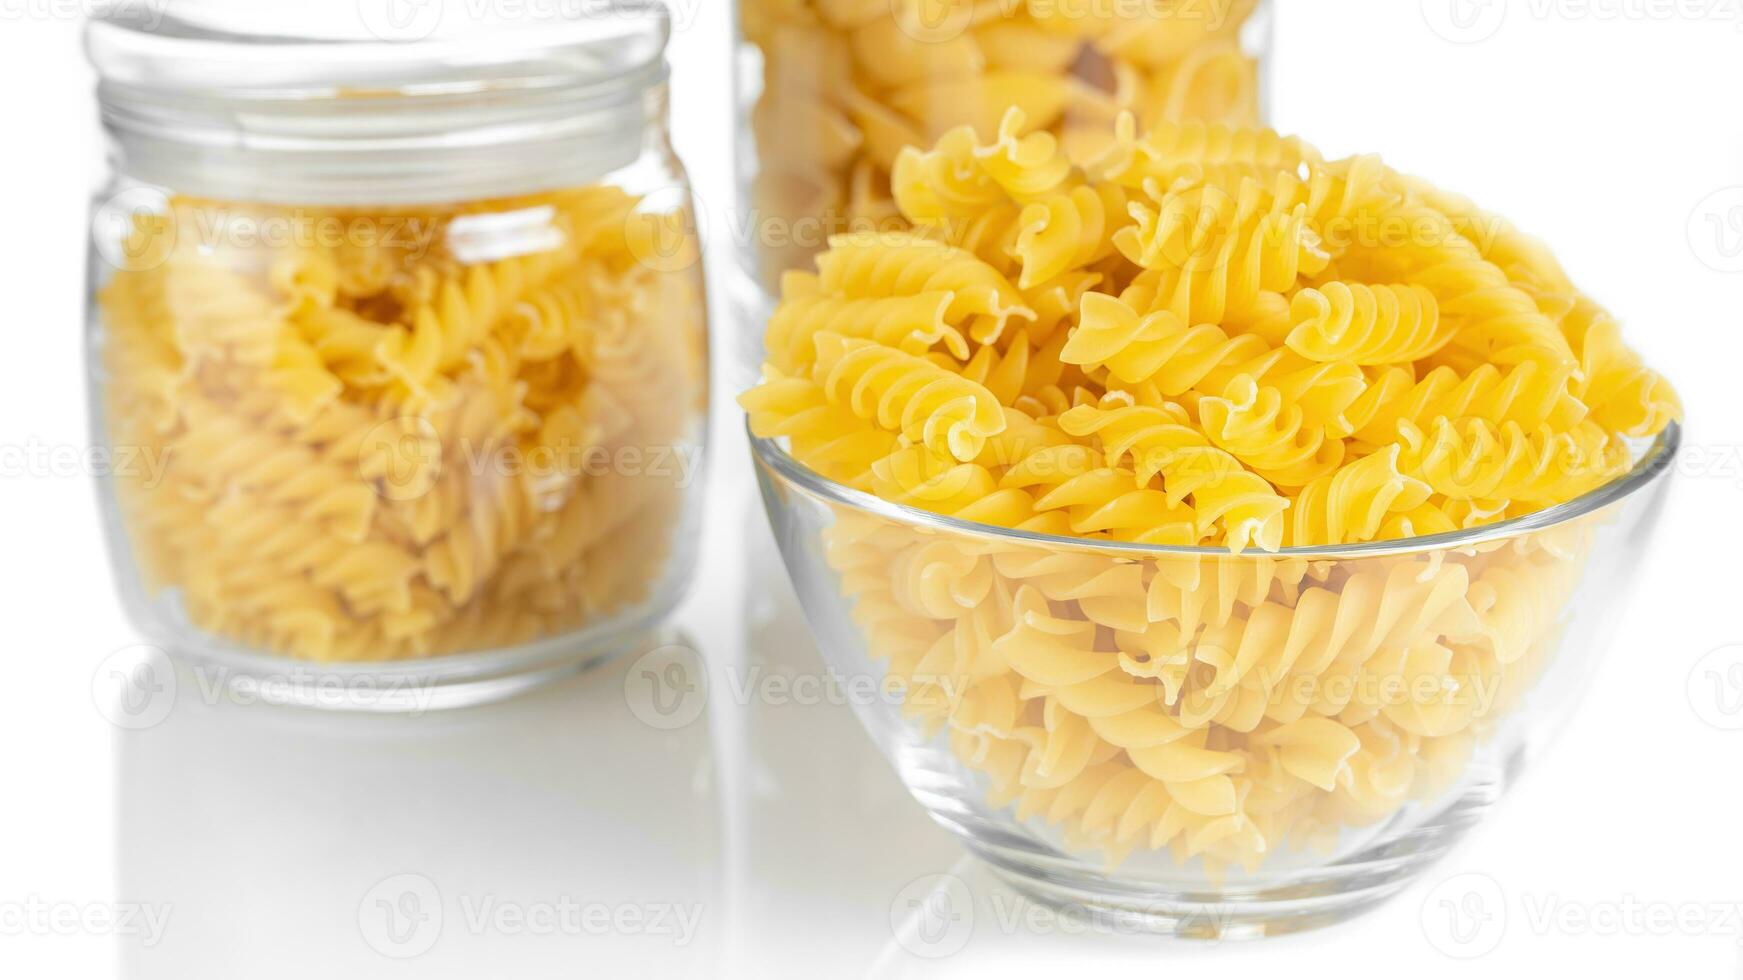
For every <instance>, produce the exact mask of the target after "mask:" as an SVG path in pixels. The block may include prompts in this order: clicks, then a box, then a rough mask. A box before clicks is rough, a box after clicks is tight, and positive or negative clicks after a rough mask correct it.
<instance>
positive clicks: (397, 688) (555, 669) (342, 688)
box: [165, 625, 658, 715]
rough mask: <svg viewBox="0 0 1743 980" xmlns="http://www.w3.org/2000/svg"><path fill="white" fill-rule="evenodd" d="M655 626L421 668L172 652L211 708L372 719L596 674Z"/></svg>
mask: <svg viewBox="0 0 1743 980" xmlns="http://www.w3.org/2000/svg"><path fill="white" fill-rule="evenodd" d="M657 636H658V630H657V628H656V627H655V626H651V625H650V626H647V627H644V628H640V629H635V630H629V631H625V632H623V633H619V634H617V635H615V636H613V637H611V638H600V639H595V640H593V641H591V642H582V643H576V642H575V640H574V639H573V638H567V639H565V638H555V639H553V640H549V641H545V642H543V643H537V644H530V645H528V646H526V647H522V648H519V649H517V650H515V651H513V652H512V653H510V652H501V651H497V652H486V653H478V654H463V655H457V656H450V657H437V658H431V659H430V660H428V661H422V662H415V663H413V662H397V663H394V662H389V663H354V664H320V663H305V662H300V661H291V660H287V659H283V658H274V657H265V656H259V655H250V654H239V653H233V652H220V651H212V650H198V649H193V648H186V647H167V648H165V649H166V652H167V653H168V654H169V655H170V656H171V657H172V658H173V659H174V660H175V662H176V671H177V676H178V683H179V684H181V685H183V689H184V690H187V689H188V688H189V687H191V689H192V690H191V693H193V694H194V695H195V696H199V697H202V698H205V699H207V700H225V701H230V702H232V703H236V704H243V705H249V704H269V705H278V706H288V707H296V708H310V709H316V710H323V711H343V712H354V713H365V714H413V715H415V714H422V713H425V712H430V711H448V710H454V709H460V708H472V707H478V706H480V705H486V704H493V703H496V702H499V701H506V700H509V699H511V698H516V697H520V696H522V695H525V694H527V693H530V692H532V691H534V690H536V689H538V688H542V687H544V686H545V685H547V684H551V683H553V682H556V681H559V680H562V679H564V678H566V677H571V676H574V675H576V674H580V673H584V672H586V671H589V670H592V669H594V668H595V667H598V666H600V665H602V664H604V663H606V662H608V661H611V660H614V659H616V658H618V657H619V656H622V655H624V654H626V653H632V652H634V651H635V650H637V649H640V648H641V647H643V646H644V645H646V644H648V643H653V642H657V640H656V638H657Z"/></svg>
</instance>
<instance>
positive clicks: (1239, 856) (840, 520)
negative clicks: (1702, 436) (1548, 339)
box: [752, 426, 1681, 938]
mask: <svg viewBox="0 0 1743 980" xmlns="http://www.w3.org/2000/svg"><path fill="white" fill-rule="evenodd" d="M1680 439H1681V434H1680V430H1679V429H1678V428H1677V427H1675V426H1672V427H1671V428H1669V429H1668V430H1666V431H1665V432H1664V433H1663V434H1662V435H1660V436H1659V437H1658V438H1657V439H1656V440H1655V441H1653V442H1652V443H1651V444H1650V445H1646V446H1642V447H1640V448H1639V452H1638V453H1637V456H1638V462H1637V463H1636V465H1635V466H1634V467H1633V469H1632V470H1631V471H1630V472H1629V473H1628V474H1627V475H1625V476H1623V477H1622V478H1620V479H1617V480H1615V481H1614V482H1612V483H1610V484H1608V485H1606V486H1604V487H1602V488H1600V489H1598V490H1596V491H1594V492H1592V493H1590V494H1587V495H1586V496H1584V497H1581V498H1579V499H1577V500H1574V501H1571V502H1568V503H1566V504H1562V505H1560V506H1557V507H1554V508H1550V509H1547V510H1544V511H1541V512H1538V513H1535V514H1532V515H1529V516H1527V517H1523V518H1518V519H1515V520H1510V521H1506V522H1503V523H1497V524H1492V525H1489V526H1485V527H1481V528H1475V529H1472V530H1468V531H1463V532H1458V533H1452V534H1443V535H1437V536H1433V537H1419V538H1410V539H1405V540H1396V541H1385V542H1377V543H1372V544H1365V545H1346V546H1340V547H1326V548H1293V549H1285V550H1283V551H1281V552H1274V553H1263V552H1253V551H1247V552H1245V553H1242V554H1239V555H1236V554H1232V553H1230V552H1229V551H1227V550H1224V549H1215V548H1177V547H1154V546H1145V545H1128V544H1117V543H1109V542H1097V541H1088V540H1081V539H1072V538H1059V537H1050V536H1046V535H1039V534H1031V533H1025V532H1018V531H1012V530H1006V529H1002V528H996V527H990V526H987V525H981V524H974V523H970V522H966V521H961V520H956V519H952V518H949V517H943V516H939V515H937V514H932V513H928V512H925V511H920V510H916V509H912V508H909V507H905V506H901V505H898V504H894V503H890V502H887V501H884V500H881V499H878V498H876V497H872V496H870V495H867V494H865V493H861V492H859V491H856V490H853V489H850V488H848V487H845V486H842V485H840V484H836V483H833V482H831V481H829V480H826V479H824V478H823V477H821V476H818V475H817V474H815V473H813V472H811V471H810V470H808V469H806V468H805V467H804V466H803V465H801V464H799V463H798V462H796V461H795V460H794V459H793V458H792V457H791V456H789V455H788V454H787V452H786V451H785V450H784V449H783V448H782V446H781V445H780V444H779V443H777V442H773V441H769V440H761V439H756V438H755V437H754V436H753V437H752V445H753V451H754V453H755V457H756V463H757V477H758V480H759V482H760V484H761V487H762V494H763V500H764V503H765V505H766V507H767V509H768V515H769V519H770V522H771V524H772V526H773V529H774V532H775V536H776V540H777V541H778V542H779V545H780V548H781V552H782V555H783V556H784V558H785V561H786V565H787V570H788V572H789V573H790V574H791V576H792V579H793V583H794V586H795V588H796V589H797V591H798V594H799V597H800V600H801V602H802V603H803V605H804V608H805V612H806V616H807V618H808V619H809V621H810V624H811V628H812V630H813V632H814V633H815V634H816V637H817V640H818V643H819V645H820V647H821V649H822V652H823V655H824V657H825V658H826V659H827V660H828V661H829V662H830V666H831V667H832V668H833V669H835V670H838V671H840V672H842V673H843V674H845V675H848V676H853V677H872V678H877V679H878V681H879V683H880V684H881V685H882V687H881V688H880V691H881V692H882V694H883V695H886V696H880V697H876V698H867V699H862V700H856V703H855V710H856V711H857V712H858V714H859V717H860V719H861V720H862V721H863V722H864V724H865V726H866V728H867V730H868V731H869V732H870V734H871V736H872V738H873V739H874V740H875V741H876V742H877V743H878V745H879V746H880V747H881V748H882V750H883V751H884V753H885V754H886V755H887V756H888V757H889V759H890V761H891V762H892V764H893V765H894V766H895V767H896V770H897V771H898V772H899V773H900V775H901V778H902V780H903V781H904V782H905V783H906V785H907V787H908V789H909V791H910V792H911V793H912V794H913V795H914V797H915V798H916V799H917V800H918V801H919V802H920V803H921V804H922V805H924V806H925V807H926V809H927V810H928V811H929V812H930V813H931V815H932V816H933V818H934V819H936V820H937V821H938V822H939V823H940V824H942V825H944V826H945V827H947V828H948V829H950V830H951V831H953V832H955V833H956V834H957V835H959V836H960V837H961V838H962V839H963V841H964V842H965V843H966V844H967V846H968V847H969V849H970V850H971V851H973V852H974V853H975V854H976V855H978V856H979V857H981V858H982V859H984V860H985V861H987V862H988V863H989V864H990V865H991V866H992V867H993V868H994V869H995V870H996V871H997V872H998V873H999V874H1000V875H1001V876H1002V877H1003V878H1005V879H1006V880H1008V881H1009V882H1010V883H1011V884H1012V885H1013V886H1014V887H1016V888H1017V889H1018V890H1020V891H1022V892H1024V893H1026V894H1027V895H1029V896H1030V897H1032V898H1035V899H1038V900H1041V901H1043V902H1048V903H1051V904H1053V905H1057V906H1071V907H1073V908H1076V909H1078V910H1080V911H1082V910H1088V911H1089V912H1091V913H1092V914H1095V915H1098V916H1103V917H1108V918H1110V919H1112V920H1114V921H1117V922H1119V923H1121V924H1123V925H1126V926H1128V927H1137V928H1143V929H1148V930H1153V931H1157V932H1164V933H1171V934H1175V935H1182V936H1191V937H1205V938H1211V937H1251V936H1262V935H1273V934H1280V933H1288V932H1294V931H1298V930H1302V929H1310V928H1315V927H1318V926H1323V925H1328V924H1331V923H1333V922H1337V921H1340V920H1342V919H1345V918H1348V917H1349V916H1352V915H1355V914H1357V913H1359V912H1361V911H1364V910H1366V909H1368V908H1371V907H1373V906H1375V905H1378V904H1379V903H1380V902H1382V901H1384V900H1385V899H1386V898H1387V897H1389V896H1391V895H1392V894H1394V893H1396V892H1398V891H1399V890H1401V889H1402V888H1404V887H1405V886H1406V885H1408V884H1409V883H1410V882H1411V880H1412V879H1413V878H1414V877H1415V876H1416V875H1419V874H1420V873H1422V872H1423V871H1424V870H1425V869H1426V868H1427V867H1428V866H1429V864H1431V863H1432V862H1433V861H1434V860H1435V859H1437V858H1438V857H1440V856H1441V855H1442V854H1444V853H1446V851H1447V850H1448V849H1449V848H1451V847H1452V846H1453V845H1454V844H1455V843H1456V842H1457V841H1458V840H1459V839H1460V838H1461V837H1462V836H1463V835H1464V833H1465V831H1466V830H1468V829H1469V828H1470V827H1471V826H1472V825H1473V824H1475V823H1476V821H1477V820H1479V819H1480V818H1481V817H1482V816H1483V814H1484V813H1486V812H1487V811H1488V809H1489V808H1490V807H1491V806H1492V805H1493V804H1494V803H1495V802H1496V801H1497V800H1498V799H1499V798H1500V797H1501V795H1502V794H1503V793H1504V792H1505V791H1506V789H1507V788H1508V787H1509V786H1511V785H1512V784H1513V782H1514V781H1515V780H1516V779H1517V778H1518V776H1519V774H1520V773H1521V772H1522V771H1523V770H1524V769H1525V768H1526V764H1527V762H1528V761H1529V760H1530V759H1532V758H1533V756H1534V755H1535V754H1536V753H1538V752H1539V751H1541V750H1542V748H1543V747H1544V746H1545V744H1546V743H1547V742H1548V741H1549V740H1550V738H1551V737H1552V736H1553V734H1554V733H1555V732H1556V731H1557V730H1558V729H1559V728H1560V727H1561V725H1562V723H1563V722H1565V721H1566V719H1567V718H1568V716H1569V715H1570V713H1571V712H1572V710H1573V708H1574V707H1575V705H1576V704H1577V702H1578V700H1579V697H1580V695H1581V693H1582V691H1583V689H1584V687H1585V684H1586V681H1587V679H1588V678H1589V677H1590V676H1591V673H1592V670H1593V667H1594V666H1595V664H1596V663H1597V658H1598V654H1599V653H1600V652H1601V650H1602V647H1603V645H1604V641H1605V640H1606V639H1607V638H1608V637H1609V635H1610V634H1611V633H1612V632H1613V630H1612V625H1613V623H1614V620H1615V618H1616V616H1617V615H1618V613H1619V611H1620V609H1621V608H1622V603H1621V601H1620V600H1621V599H1622V596H1623V593H1624V592H1625V591H1626V590H1627V588H1628V587H1629V584H1630V580H1631V577H1632V575H1633V573H1634V572H1635V571H1636V570H1637V568H1638V567H1639V564H1640V563H1639V553H1640V551H1641V549H1642V548H1643V547H1644V545H1645V543H1646V540H1647V538H1648V536H1649V535H1650V533H1651V529H1652V527H1653V525H1654V523H1655V521H1654V518H1655V516H1656V514H1657V512H1658V509H1659V507H1660V505H1661V503H1662V500H1663V497H1664V492H1665V488H1666V487H1667V486H1668V484H1669V480H1668V479H1666V475H1667V474H1668V472H1669V471H1670V469H1671V463H1672V461H1673V460H1674V458H1675V456H1676V453H1677V450H1678V446H1679V444H1680Z"/></svg>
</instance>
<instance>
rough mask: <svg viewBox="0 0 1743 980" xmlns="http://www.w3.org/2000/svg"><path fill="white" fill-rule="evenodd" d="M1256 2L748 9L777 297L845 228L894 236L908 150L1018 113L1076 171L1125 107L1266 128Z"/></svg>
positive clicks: (768, 269)
mask: <svg viewBox="0 0 1743 980" xmlns="http://www.w3.org/2000/svg"><path fill="white" fill-rule="evenodd" d="M1256 6H1257V0H1234V2H1232V3H1231V2H1225V0H1217V2H1211V3H1193V2H1187V3H1174V2H1165V3H1136V4H1128V5H1121V4H1117V3H1116V4H1093V3H1071V2H1028V0H870V2H857V0H852V2H846V0H741V5H740V10H741V18H740V19H741V23H742V30H743V35H744V37H745V39H746V40H747V41H748V42H749V43H750V44H751V45H753V46H754V47H755V48H756V50H757V51H758V52H759V53H760V55H761V71H762V78H761V95H760V97H759V99H758V101H757V103H756V106H755V108H754V110H753V111H752V113H751V120H750V123H751V130H752V135H753V137H754V139H755V145H756V152H757V158H758V171H757V173H756V175H755V177H754V179H753V182H752V186H751V188H750V203H751V206H752V209H753V210H754V212H755V213H756V214H757V216H758V224H759V228H760V229H761V232H760V233H759V239H758V242H757V247H758V250H759V253H760V254H759V260H760V262H761V264H762V274H763V276H764V279H765V282H766V284H767V285H768V286H770V287H771V288H772V287H773V286H774V285H775V284H776V282H777V281H778V278H779V276H780V273H781V272H782V271H784V270H786V269H791V268H796V267H799V266H802V265H804V264H805V263H806V262H807V261H808V260H809V258H810V257H811V256H812V255H813V254H815V253H816V252H818V251H820V250H821V249H822V247H823V245H824V242H825V239H826V238H827V236H829V235H831V234H836V233H839V232H842V231H846V230H848V229H849V227H876V228H884V229H886V230H889V229H891V228H892V227H893V226H895V225H899V224H900V223H901V222H902V220H903V214H904V213H909V214H910V216H911V212H907V209H906V208H905V207H904V208H902V209H901V210H900V211H898V209H897V207H896V202H895V201H893V200H892V199H891V197H890V195H889V193H888V190H889V181H890V174H891V172H892V170H893V169H894V168H895V167H896V165H897V161H898V159H899V158H900V155H901V151H902V150H903V149H904V148H907V147H912V146H925V145H929V144H930V143H932V141H934V140H936V139H938V138H939V137H940V136H941V135H943V134H944V133H946V132H948V131H949V130H951V129H953V128H955V127H958V126H962V125H968V126H971V127H978V128H979V129H980V130H981V131H983V132H985V131H988V130H990V129H992V128H993V127H995V126H997V125H998V122H999V120H1000V118H1001V117H1002V116H1003V114H1004V112H1005V110H1006V108H1008V107H1010V106H1017V107H1020V108H1022V109H1023V110H1024V111H1025V112H1026V113H1027V117H1026V118H1027V121H1028V124H1029V125H1030V126H1032V127H1034V128H1035V129H1038V130H1041V131H1045V132H1047V133H1049V134H1052V135H1054V136H1056V137H1058V138H1059V139H1060V140H1061V142H1062V144H1063V145H1064V146H1066V147H1067V148H1068V149H1069V150H1070V151H1071V153H1072V154H1073V155H1074V156H1075V157H1076V158H1077V159H1078V160H1080V161H1083V160H1087V159H1090V158H1091V157H1093V156H1094V155H1096V154H1098V153H1099V152H1100V151H1101V150H1102V149H1103V148H1105V146H1106V145H1107V144H1108V142H1109V141H1110V133H1111V131H1112V130H1111V124H1112V122H1113V121H1114V119H1115V117H1117V116H1118V115H1119V114H1120V113H1121V112H1122V111H1130V112H1133V113H1135V114H1136V115H1137V117H1138V119H1139V121H1140V122H1141V123H1142V124H1144V125H1146V126H1148V125H1151V124H1154V123H1157V122H1160V121H1164V120H1182V119H1206V120H1212V121H1216V122H1222V123H1229V124H1235V125H1253V124H1256V123H1257V122H1258V121H1259V77H1258V64H1257V62H1256V61H1255V59H1254V58H1253V57H1252V55H1251V54H1249V53H1248V51H1247V50H1246V49H1245V48H1244V47H1243V44H1242V38H1241V33H1242V29H1243V27H1245V26H1246V24H1247V23H1248V21H1249V20H1250V19H1251V18H1252V16H1253V13H1254V10H1255V8H1256Z"/></svg>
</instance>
